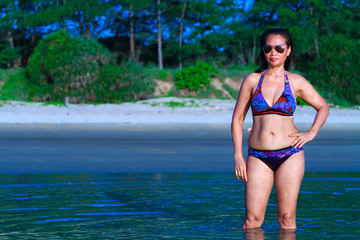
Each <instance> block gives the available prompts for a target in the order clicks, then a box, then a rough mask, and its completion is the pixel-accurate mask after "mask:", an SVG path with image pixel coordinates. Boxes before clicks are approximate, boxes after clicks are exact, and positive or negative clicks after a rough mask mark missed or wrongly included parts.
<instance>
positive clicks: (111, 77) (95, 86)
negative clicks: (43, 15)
mask: <svg viewBox="0 0 360 240" xmlns="http://www.w3.org/2000/svg"><path fill="white" fill-rule="evenodd" d="M129 66H131V65H129V64H128V65H126V66H122V67H119V66H113V65H111V53H110V52H109V51H108V50H107V49H106V48H104V47H103V46H102V45H101V44H99V43H98V42H96V41H94V40H89V39H86V38H78V37H72V36H70V35H69V34H68V33H67V32H65V31H62V30H60V31H58V32H56V33H54V34H52V35H50V36H48V37H46V38H44V39H42V40H41V41H40V42H39V44H38V46H37V48H36V49H35V51H34V53H33V55H32V56H31V58H30V64H29V65H28V67H27V71H28V75H29V78H30V82H31V84H32V88H31V91H30V92H29V95H30V98H31V99H32V100H37V101H39V100H40V101H63V100H64V99H65V97H68V98H69V101H70V102H72V103H79V102H114V101H122V100H131V99H141V98H144V94H146V92H148V88H147V84H146V81H144V80H143V79H144V74H143V73H142V72H141V71H139V70H138V69H137V68H131V69H130V68H129ZM135 79H136V80H137V81H136V80H135ZM134 91H135V92H134Z"/></svg>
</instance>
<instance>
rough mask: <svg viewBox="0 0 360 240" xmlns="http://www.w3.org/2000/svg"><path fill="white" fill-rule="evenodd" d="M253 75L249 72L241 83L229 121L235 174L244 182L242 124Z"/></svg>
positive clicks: (248, 104)
mask: <svg viewBox="0 0 360 240" xmlns="http://www.w3.org/2000/svg"><path fill="white" fill-rule="evenodd" d="M254 75H256V76H257V74H255V73H252V74H249V75H248V76H247V77H246V78H245V79H244V81H243V82H242V84H241V87H240V91H239V97H238V99H237V102H236V105H235V109H234V113H233V117H232V123H231V134H232V139H233V145H234V159H235V175H236V177H237V178H238V179H240V178H241V179H242V180H243V181H244V182H247V173H246V163H245V160H244V157H243V155H242V138H243V129H242V126H243V123H244V119H245V117H246V113H247V111H248V110H249V106H250V98H251V91H252V85H253V81H254V80H253V79H254Z"/></svg>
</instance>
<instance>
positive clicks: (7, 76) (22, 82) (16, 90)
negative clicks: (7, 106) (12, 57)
mask: <svg viewBox="0 0 360 240" xmlns="http://www.w3.org/2000/svg"><path fill="white" fill-rule="evenodd" d="M1 76H2V77H1V83H2V87H1V90H0V100H17V101H24V100H27V97H28V96H27V89H28V80H27V78H26V75H25V69H9V70H2V71H1Z"/></svg>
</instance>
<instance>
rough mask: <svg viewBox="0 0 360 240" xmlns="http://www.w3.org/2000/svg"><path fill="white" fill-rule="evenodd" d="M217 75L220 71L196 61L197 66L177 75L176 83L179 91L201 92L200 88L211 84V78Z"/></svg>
mask: <svg viewBox="0 0 360 240" xmlns="http://www.w3.org/2000/svg"><path fill="white" fill-rule="evenodd" d="M216 73H218V70H215V69H214V67H212V66H211V65H209V64H207V63H205V62H199V61H196V65H195V66H190V67H187V68H184V69H183V70H182V71H180V72H178V73H177V74H176V80H175V83H176V86H177V87H178V89H189V90H191V91H199V90H200V88H202V87H206V86H208V85H209V84H210V82H211V76H212V75H214V74H216Z"/></svg>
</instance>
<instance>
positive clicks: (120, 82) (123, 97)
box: [93, 63, 154, 102]
mask: <svg viewBox="0 0 360 240" xmlns="http://www.w3.org/2000/svg"><path fill="white" fill-rule="evenodd" d="M93 87H94V89H96V90H95V95H96V97H97V100H98V101H101V102H116V101H131V100H142V99H146V98H148V97H149V96H150V95H151V94H152V92H153V90H154V89H153V85H152V84H151V82H150V81H148V79H147V76H146V74H145V71H144V70H143V69H142V68H141V67H140V66H138V65H135V64H132V63H123V64H122V65H121V66H113V65H110V64H107V65H104V66H103V67H102V69H101V73H100V78H99V81H98V82H96V83H95V84H94V86H93Z"/></svg>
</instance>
